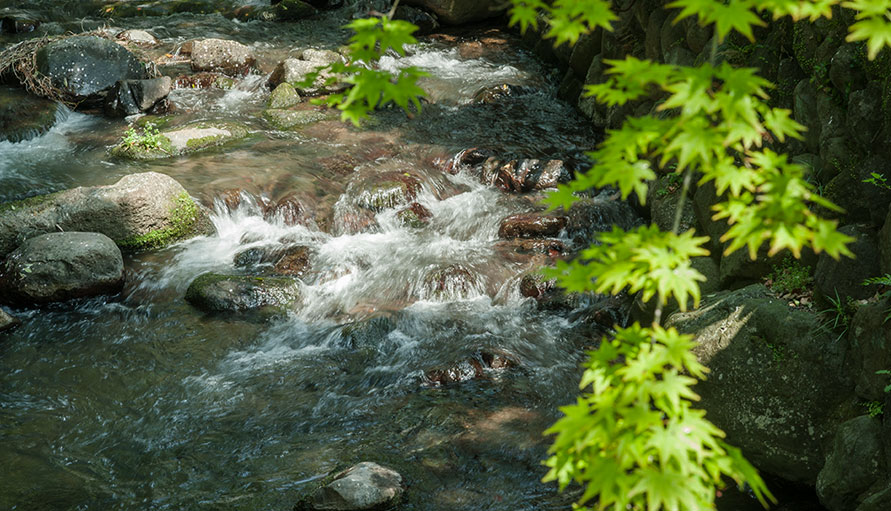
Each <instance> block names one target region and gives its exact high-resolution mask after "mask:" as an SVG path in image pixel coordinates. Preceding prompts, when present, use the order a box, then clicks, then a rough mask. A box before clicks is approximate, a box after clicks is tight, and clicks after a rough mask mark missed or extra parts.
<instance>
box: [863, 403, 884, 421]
mask: <svg viewBox="0 0 891 511" xmlns="http://www.w3.org/2000/svg"><path fill="white" fill-rule="evenodd" d="M863 406H864V407H865V408H866V413H867V415H869V416H870V417H878V416H880V415H882V414H884V413H885V405H884V404H882V403H880V402H878V401H866V402H864V403H863Z"/></svg>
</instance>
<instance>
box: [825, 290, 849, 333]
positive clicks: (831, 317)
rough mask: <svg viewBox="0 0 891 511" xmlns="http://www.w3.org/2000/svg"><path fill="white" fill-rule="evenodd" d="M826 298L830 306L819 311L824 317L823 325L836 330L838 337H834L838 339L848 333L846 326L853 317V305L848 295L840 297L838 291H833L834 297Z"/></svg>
mask: <svg viewBox="0 0 891 511" xmlns="http://www.w3.org/2000/svg"><path fill="white" fill-rule="evenodd" d="M826 299H827V300H829V304H830V307H829V308H827V309H823V310H822V311H820V314H822V315H823V316H824V317H825V318H826V322H825V323H824V324H823V327H824V328H825V329H828V330H833V331H836V332H838V337H836V338H835V340H836V341H838V340H839V339H841V338H842V337H844V335H845V334H846V333H848V327H849V326H850V323H851V319H852V318H853V317H854V311H853V309H854V307H855V305H854V303H853V300H851V298H850V297H847V299H843V298H842V297H840V296H839V295H838V291H836V293H835V298H833V297H831V296H827V297H826Z"/></svg>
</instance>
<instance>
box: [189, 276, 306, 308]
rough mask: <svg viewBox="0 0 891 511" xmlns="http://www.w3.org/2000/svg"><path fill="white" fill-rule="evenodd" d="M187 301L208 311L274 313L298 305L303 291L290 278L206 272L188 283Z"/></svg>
mask: <svg viewBox="0 0 891 511" xmlns="http://www.w3.org/2000/svg"><path fill="white" fill-rule="evenodd" d="M185 298H186V301H188V302H189V303H191V304H192V305H194V306H195V307H197V308H198V309H201V310H203V311H205V312H247V311H272V312H274V311H278V310H281V311H283V310H285V309H286V308H287V307H289V306H291V305H294V304H295V303H297V302H298V301H299V299H300V291H299V288H298V284H297V282H296V281H295V280H294V279H291V278H287V277H254V276H249V275H221V274H218V273H205V274H202V275H200V276H198V277H197V278H196V279H195V280H193V281H192V283H191V284H189V288H188V289H187V290H186V297H185Z"/></svg>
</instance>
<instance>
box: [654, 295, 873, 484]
mask: <svg viewBox="0 0 891 511" xmlns="http://www.w3.org/2000/svg"><path fill="white" fill-rule="evenodd" d="M819 323H820V319H819V318H818V317H817V315H816V314H815V313H813V312H810V311H807V310H800V309H794V308H791V307H789V306H788V305H786V304H785V303H784V302H783V301H782V300H778V299H777V298H775V297H774V296H772V295H771V293H770V292H769V291H768V290H767V288H765V287H764V286H762V285H760V284H755V285H751V286H748V287H745V288H743V289H739V290H737V291H732V292H721V293H716V294H714V295H711V296H707V297H704V298H703V301H702V304H701V305H700V308H699V309H697V310H693V311H689V312H685V313H684V312H677V313H675V314H672V315H671V316H670V317H669V318H668V321H667V325H668V326H674V327H676V328H678V330H680V331H681V332H683V333H690V334H693V335H694V336H695V339H696V347H695V348H694V352H695V354H696V355H697V357H698V358H699V360H700V361H701V362H702V363H704V364H705V365H706V366H708V368H709V369H710V370H711V373H710V374H709V377H708V379H707V380H706V381H703V382H701V383H699V384H698V385H697V386H696V391H697V393H698V394H699V395H700V396H701V397H702V401H701V402H700V406H701V407H702V408H703V409H705V410H707V411H708V418H709V419H710V420H711V421H712V422H714V423H715V424H716V425H717V426H718V427H720V428H721V429H723V430H724V431H725V432H726V433H727V440H728V442H730V443H731V444H733V445H735V446H737V447H740V448H741V449H742V451H743V452H744V453H745V454H746V457H747V458H748V459H749V460H750V461H751V462H752V463H754V464H755V466H757V467H758V468H760V469H761V470H764V471H766V472H770V473H772V474H775V475H777V476H780V477H782V478H784V479H787V480H790V481H796V482H804V483H808V484H814V482H815V481H816V479H817V474H818V473H819V471H820V469H821V468H822V466H823V462H824V459H825V454H826V452H825V450H824V449H825V446H826V445H827V444H828V441H829V440H830V439H831V438H832V435H833V434H834V432H835V426H836V425H837V424H838V423H839V422H841V420H844V418H846V416H853V415H854V412H853V411H852V410H858V409H859V406H858V405H857V403H856V398H855V397H854V396H853V392H852V390H853V383H852V382H851V381H849V380H848V379H847V378H846V376H845V374H846V373H845V372H844V371H843V367H842V366H843V359H844V345H843V344H842V343H837V342H834V339H833V338H832V337H831V336H830V335H829V334H828V333H827V332H824V331H822V330H820V329H819V328H818V326H819ZM858 411H859V410H858Z"/></svg>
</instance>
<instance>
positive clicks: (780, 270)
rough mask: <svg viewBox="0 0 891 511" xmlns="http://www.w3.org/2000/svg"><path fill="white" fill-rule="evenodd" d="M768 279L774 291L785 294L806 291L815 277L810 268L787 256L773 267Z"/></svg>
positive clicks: (769, 285)
mask: <svg viewBox="0 0 891 511" xmlns="http://www.w3.org/2000/svg"><path fill="white" fill-rule="evenodd" d="M766 281H767V284H768V287H770V289H771V290H772V291H774V292H775V293H779V294H785V293H795V292H801V291H804V290H805V288H806V287H807V286H808V285H809V284H810V283H811V281H813V277H812V276H811V270H810V268H808V267H807V266H804V265H803V264H801V263H800V262H798V260H796V259H794V258H792V257H786V258H784V259H783V262H782V263H781V264H780V265H779V266H774V267H773V271H772V272H770V273H769V274H768V275H767V277H766Z"/></svg>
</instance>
